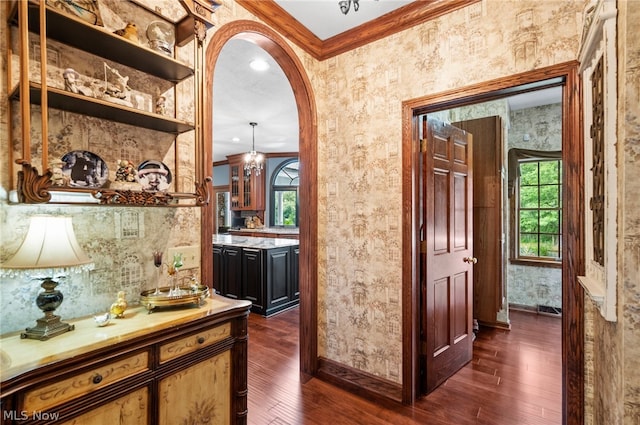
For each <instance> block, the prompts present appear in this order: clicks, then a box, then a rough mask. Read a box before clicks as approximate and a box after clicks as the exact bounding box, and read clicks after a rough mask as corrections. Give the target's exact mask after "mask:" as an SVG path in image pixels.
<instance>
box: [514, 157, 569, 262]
mask: <svg viewBox="0 0 640 425" xmlns="http://www.w3.org/2000/svg"><path fill="white" fill-rule="evenodd" d="M518 186H519V188H518V207H517V216H516V217H517V231H518V238H517V244H518V249H517V255H518V258H520V259H523V260H526V259H533V260H545V261H551V260H553V261H559V260H560V259H561V246H560V241H561V236H562V233H561V232H562V161H560V160H533V161H532V160H526V161H524V160H523V161H520V179H519V185H518Z"/></svg>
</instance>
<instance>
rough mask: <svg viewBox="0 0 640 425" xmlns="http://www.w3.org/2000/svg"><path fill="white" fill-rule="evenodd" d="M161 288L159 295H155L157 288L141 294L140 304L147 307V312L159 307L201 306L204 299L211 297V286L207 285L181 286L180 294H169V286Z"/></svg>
mask: <svg viewBox="0 0 640 425" xmlns="http://www.w3.org/2000/svg"><path fill="white" fill-rule="evenodd" d="M159 289H160V294H159V295H154V292H156V290H155V289H149V290H146V291H142V293H141V294H140V304H142V305H143V306H145V307H146V308H147V313H149V314H151V312H153V310H154V309H155V308H157V307H177V306H185V305H196V306H197V307H200V306H201V305H202V303H204V300H205V299H207V298H208V297H209V287H208V286H206V285H198V286H181V287H180V291H181V293H180V294H179V295H169V289H170V288H169V287H168V286H165V287H162V288H159Z"/></svg>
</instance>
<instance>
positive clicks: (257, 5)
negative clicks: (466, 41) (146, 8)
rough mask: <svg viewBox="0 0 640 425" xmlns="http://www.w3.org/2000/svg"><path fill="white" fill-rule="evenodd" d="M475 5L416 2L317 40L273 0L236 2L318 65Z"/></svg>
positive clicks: (452, 0)
mask: <svg viewBox="0 0 640 425" xmlns="http://www.w3.org/2000/svg"><path fill="white" fill-rule="evenodd" d="M479 1H481V0H418V1H414V2H412V3H409V4H407V5H406V6H403V7H401V8H398V9H396V10H393V11H391V12H389V13H387V14H385V15H382V16H381V17H379V18H377V19H374V20H372V21H369V22H367V23H364V24H362V25H359V26H357V27H355V28H352V29H350V30H348V31H345V32H343V33H341V34H338V35H335V36H333V37H330V38H328V39H326V40H321V39H319V38H318V37H316V36H315V35H314V34H313V33H312V32H311V31H309V30H308V29H307V28H306V27H305V26H303V25H302V24H301V23H300V22H298V21H296V20H295V19H294V18H293V16H291V15H290V14H289V13H288V12H287V11H285V10H284V9H283V8H281V7H280V6H278V4H277V3H276V2H275V1H274V0H262V1H254V0H236V2H237V3H238V4H239V5H240V6H242V7H244V8H245V9H247V11H249V12H251V13H252V14H254V15H255V16H257V17H258V18H260V19H261V20H262V21H264V22H265V23H266V24H267V25H269V26H270V27H272V28H273V29H275V30H276V31H278V32H279V33H281V34H282V35H283V36H284V37H286V38H287V39H289V40H291V41H292V42H293V43H295V44H296V45H298V47H300V48H302V49H303V50H304V51H306V52H307V53H309V54H310V55H311V56H313V57H314V58H316V59H317V60H320V61H322V60H325V59H329V58H331V57H333V56H336V55H339V54H341V53H345V52H348V51H350V50H353V49H356V48H358V47H361V46H364V45H366V44H369V43H371V42H373V41H376V40H379V39H381V38H384V37H388V36H390V35H392V34H395V33H397V32H400V31H404V30H406V29H408V28H411V27H413V26H415V25H419V24H422V23H424V22H427V21H429V20H432V19H435V18H437V17H439V16H442V15H445V14H447V13H451V12H453V11H455V10H458V9H461V8H463V7H466V6H469V5H471V4H474V3H478V2H479Z"/></svg>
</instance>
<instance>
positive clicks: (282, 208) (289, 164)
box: [271, 159, 300, 227]
mask: <svg viewBox="0 0 640 425" xmlns="http://www.w3.org/2000/svg"><path fill="white" fill-rule="evenodd" d="M298 165H299V163H298V160H297V159H293V160H289V161H286V162H284V163H282V164H281V165H280V166H279V167H278V169H277V170H276V171H275V172H274V173H273V180H272V181H271V225H272V226H293V227H298V186H299V185H300V177H299V174H298Z"/></svg>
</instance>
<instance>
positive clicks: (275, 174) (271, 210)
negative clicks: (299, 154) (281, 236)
mask: <svg viewBox="0 0 640 425" xmlns="http://www.w3.org/2000/svg"><path fill="white" fill-rule="evenodd" d="M294 162H298V172H299V167H300V165H299V162H300V159H299V158H290V159H287V160H285V161H282V162H281V163H280V164H278V166H277V167H276V168H275V169H274V171H273V173H272V174H271V181H270V182H269V193H270V202H269V226H270V227H277V228H282V229H293V228H298V227H300V184H299V182H300V176H298V185H295V186H283V185H276V184H275V181H276V178H277V177H278V174H280V171H282V169H283V168H286V167H287V166H288V165H289V164H292V163H294ZM294 189H295V191H296V221H295V223H296V224H295V225H280V224H278V225H276V224H275V208H276V191H285V190H294Z"/></svg>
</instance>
